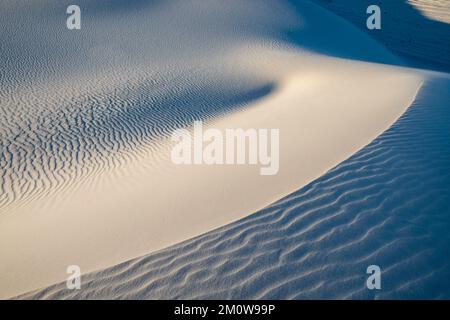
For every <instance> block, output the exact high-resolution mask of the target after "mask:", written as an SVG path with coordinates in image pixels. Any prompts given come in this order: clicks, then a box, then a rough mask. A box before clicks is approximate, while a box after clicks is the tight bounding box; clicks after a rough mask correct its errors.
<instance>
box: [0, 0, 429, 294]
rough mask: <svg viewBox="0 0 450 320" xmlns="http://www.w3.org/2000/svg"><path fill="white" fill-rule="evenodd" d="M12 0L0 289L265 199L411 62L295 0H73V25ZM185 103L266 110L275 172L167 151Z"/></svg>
mask: <svg viewBox="0 0 450 320" xmlns="http://www.w3.org/2000/svg"><path fill="white" fill-rule="evenodd" d="M15 3H16V2H15V1H14V2H12V1H5V2H2V4H1V6H2V8H4V9H5V10H2V19H1V20H0V21H1V23H2V24H3V25H4V29H5V30H9V32H6V33H4V34H2V40H4V41H2V43H5V48H7V50H2V51H1V53H0V54H1V57H0V58H1V59H0V61H2V62H1V63H2V70H4V71H5V72H4V73H3V74H5V75H7V76H2V78H0V81H1V85H2V86H1V90H0V97H1V101H2V104H1V108H2V114H1V116H0V124H1V125H0V139H1V140H0V141H1V144H0V145H1V153H0V156H1V158H0V161H1V164H2V167H1V171H0V177H1V184H0V187H1V189H0V256H1V258H2V263H1V264H0V297H11V296H15V295H18V294H21V293H23V292H27V291H31V290H34V289H37V288H41V287H46V286H48V285H50V284H53V283H57V282H60V281H62V280H64V279H65V278H66V276H67V274H66V267H67V266H68V265H72V264H77V265H79V266H81V268H82V271H83V273H88V272H91V271H95V270H99V269H103V268H107V267H110V266H112V265H115V264H118V263H121V262H123V261H126V260H129V259H131V258H135V257H139V256H143V255H145V254H147V253H149V252H153V251H156V250H159V249H162V248H164V247H167V246H170V245H173V244H175V243H177V242H180V241H183V240H186V239H189V238H192V237H194V236H197V235H199V234H203V233H205V232H208V231H210V230H212V229H214V228H217V227H220V226H223V225H226V224H227V223H230V222H232V221H236V220H238V219H240V218H243V217H245V216H247V215H248V214H250V213H252V212H256V211H258V210H260V209H262V208H264V207H265V206H267V205H269V204H270V203H273V202H274V201H276V200H278V199H280V198H282V197H284V196H286V195H287V194H289V193H292V192H293V191H295V190H298V189H299V188H301V187H303V186H305V185H306V184H308V183H309V182H311V181H313V180H315V179H317V178H319V177H320V176H322V175H323V174H324V173H325V172H326V171H327V170H329V169H330V168H332V167H334V166H336V165H337V164H338V163H340V162H342V161H343V160H345V159H347V158H348V157H349V156H351V155H352V154H354V153H355V152H356V151H357V150H359V149H361V148H362V147H364V146H365V145H367V144H368V143H370V142H371V141H372V140H373V139H375V138H376V137H377V136H378V135H379V134H380V133H382V132H383V131H384V130H386V129H387V128H388V127H389V126H390V125H391V124H392V123H393V122H394V121H395V120H396V119H398V117H399V116H400V115H401V114H402V113H403V112H404V111H405V110H406V109H407V107H408V106H409V105H410V104H411V102H412V101H413V100H414V98H415V95H416V93H417V91H418V89H419V88H420V85H421V84H422V82H423V81H424V80H425V79H426V78H427V76H426V75H425V74H424V73H422V72H419V71H417V70H412V69H406V68H400V67H396V66H395V65H399V64H401V61H400V60H399V59H398V58H396V57H394V56H393V55H392V54H390V53H389V52H388V51H387V50H385V49H384V48H383V47H382V46H380V45H379V44H377V43H376V42H375V41H374V40H372V39H371V38H370V37H369V36H367V35H366V34H364V33H363V32H361V31H359V30H357V29H356V28H355V27H354V26H352V25H351V24H350V23H348V22H346V21H344V20H343V19H341V18H339V17H337V16H335V15H333V14H331V13H329V12H327V11H325V10H324V9H322V8H320V7H318V6H316V5H314V4H311V3H310V2H308V1H298V4H297V5H296V6H295V8H296V9H300V10H294V7H293V6H292V2H291V1H286V2H285V1H280V2H274V1H259V2H258V5H257V6H256V5H255V2H254V1H242V0H239V1H227V2H226V3H224V2H222V1H208V2H196V1H192V2H191V1H184V0H183V1H173V2H166V1H150V2H149V3H143V2H141V1H132V2H130V3H128V4H127V5H125V4H124V3H122V2H118V1H114V2H111V4H110V6H103V5H102V3H101V1H80V5H81V7H83V5H85V6H86V12H87V14H86V15H85V16H84V20H83V27H82V30H81V31H80V32H79V33H72V32H70V31H68V30H65V29H64V20H63V19H61V17H60V12H65V7H64V6H65V5H66V4H68V3H65V2H64V1H61V2H58V4H57V5H55V4H54V2H52V1H40V2H37V1H31V2H27V3H25V4H23V3H22V2H21V3H20V5H17V6H15ZM61 10H62V11H61ZM24 11H25V12H30V13H29V14H24ZM18 16H20V17H22V16H23V19H24V20H23V21H26V23H23V24H22V25H21V28H17V29H15V28H14V26H15V25H16V24H15V23H16V21H17V20H16V19H17V18H18ZM3 18H4V19H3ZM61 23H62V26H63V27H60V24H61ZM35 24H37V25H39V26H42V28H43V29H40V28H36V25H35ZM59 28H62V29H61V31H60V32H56V31H55V30H60V29H59ZM35 30H39V32H36V31H35ZM17 39H19V40H17ZM43 44H44V45H43ZM342 58H345V59H342ZM364 61H369V62H364ZM371 62H378V63H382V64H376V63H371ZM24 66H27V67H25V68H24ZM30 70H31V71H30ZM196 119H201V120H204V121H206V123H207V125H209V126H214V127H216V128H219V129H224V128H237V127H242V128H279V129H280V135H281V138H280V139H281V141H280V142H281V145H280V156H281V163H280V172H279V174H278V175H276V176H271V177H263V176H260V175H259V170H258V168H257V167H253V166H240V167H234V166H228V167H226V166H222V167H221V166H219V167H215V166H210V167H209V166H187V167H183V166H182V167H178V166H175V165H173V164H172V162H171V161H170V159H169V156H170V150H171V143H170V140H169V139H168V136H169V134H170V132H171V131H172V130H174V129H176V128H179V127H187V128H190V125H191V123H192V122H193V120H196ZM329 210H331V208H330V209H329ZM329 212H332V210H331V211H329ZM280 218H281V217H280ZM299 232H300V231H296V232H295V233H299ZM258 237H259V236H258ZM236 241H243V243H245V239H244V240H243V239H240V240H236ZM241 244H242V243H241ZM241 244H239V245H241ZM287 248H288V247H287ZM224 250H231V249H224ZM243 250H244V251H245V250H247V249H245V247H244V249H243ZM169 251H170V250H169ZM195 254H200V253H195ZM174 268H175V269H176V268H177V267H174ZM195 272H197V271H195ZM199 272H200V274H201V273H202V272H201V271H199ZM196 274H197V273H196ZM241 280H242V279H241ZM148 281H152V279H151V278H149V279H148ZM111 285H112V286H114V285H113V284H111ZM258 285H259V286H264V283H263V282H261V283H260V284H256V285H255V286H258ZM127 287H128V286H127ZM128 288H130V289H131V288H132V287H128ZM173 289H175V287H174V288H173ZM133 290H134V289H133ZM170 290H172V289H170ZM193 292H195V291H193ZM199 292H200V291H199ZM80 294H81V293H80ZM205 294H206V293H205ZM199 295H201V292H200V293H199ZM142 296H145V297H147V295H145V294H143V295H142ZM166 296H167V295H166Z"/></svg>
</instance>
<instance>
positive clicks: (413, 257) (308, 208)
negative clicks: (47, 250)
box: [19, 75, 450, 299]
mask: <svg viewBox="0 0 450 320" xmlns="http://www.w3.org/2000/svg"><path fill="white" fill-rule="evenodd" d="M448 101H450V78H449V77H448V75H447V76H446V77H445V78H444V77H440V76H438V77H434V76H433V77H432V78H430V79H429V80H427V81H426V83H425V84H424V86H423V88H422V89H421V90H420V92H419V94H418V96H417V98H416V100H415V101H414V103H413V104H412V106H411V107H410V108H409V109H408V110H407V111H406V112H405V113H404V114H403V115H402V116H401V117H400V119H398V120H397V121H396V122H395V123H394V124H393V125H392V126H391V127H390V128H389V129H388V130H387V131H385V132H384V133H383V134H381V135H380V136H379V137H377V138H376V139H375V140H374V141H373V142H371V143H370V144H369V145H367V146H366V147H364V148H363V149H361V150H360V151H358V152H357V153H356V154H354V155H353V156H351V157H350V158H349V159H347V160H345V161H344V162H342V163H341V164H339V165H337V166H336V167H334V168H333V169H332V170H330V171H328V172H327V173H326V174H325V175H323V176H321V177H320V178H319V179H317V180H315V181H314V182H312V183H310V184H308V185H307V186H305V187H304V188H301V189H299V190H297V191H295V192H294V193H292V194H290V195H289V196H287V197H285V198H283V199H281V200H279V201H277V202H275V203H273V204H271V205H270V206H268V207H266V208H264V209H263V210H261V211H259V212H257V213H255V214H252V215H250V216H248V217H246V218H244V219H241V220H239V221H237V222H235V223H231V224H229V225H226V226H224V227H221V228H219V229H217V230H213V231H211V232H208V233H206V234H204V235H201V236H199V237H196V238H193V239H190V240H188V241H185V242H182V243H179V244H177V245H175V246H172V247H169V248H166V249H164V250H161V251H158V252H155V253H152V254H148V255H145V256H143V257H140V258H137V259H133V260H130V261H127V262H124V263H121V264H119V265H116V266H114V267H111V268H107V269H104V270H101V271H98V272H94V273H91V274H87V275H84V276H83V277H82V288H81V290H67V289H66V287H65V283H60V284H57V285H54V286H51V287H48V288H45V289H42V290H38V291H35V292H31V293H28V294H26V295H23V296H21V297H19V298H22V299H448V298H449V297H450V277H449V275H450V261H449V260H448V254H447V252H448V248H449V245H450V236H449V234H448V229H449V227H450V219H449V217H450V207H449V205H448V204H449V201H450V195H449V194H448V193H447V192H445V190H448V188H449V186H450V174H449V173H450V170H449V169H450V161H449V159H450V142H449V140H448V131H449V129H450V121H449V119H450V112H449V108H448ZM372 264H376V265H378V266H380V268H381V270H382V290H367V288H366V280H367V274H366V268H367V266H369V265H372Z"/></svg>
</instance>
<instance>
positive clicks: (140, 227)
mask: <svg viewBox="0 0 450 320" xmlns="http://www.w3.org/2000/svg"><path fill="white" fill-rule="evenodd" d="M314 70H315V72H314V73H312V72H311V73H309V74H308V73H305V74H300V75H296V76H293V77H292V79H290V80H288V81H286V83H281V84H279V86H278V88H277V89H276V90H275V91H274V92H273V94H271V95H270V96H268V97H267V98H265V99H262V100H261V101H259V102H257V103H255V104H254V105H252V106H249V108H247V109H246V110H243V111H240V112H238V113H235V114H231V115H229V116H227V117H224V118H223V119H220V120H217V121H215V122H214V123H213V126H214V127H215V128H219V129H220V128H234V127H236V128H239V127H242V128H253V127H255V128H280V140H281V141H280V155H281V161H280V171H279V173H278V174H277V175H275V176H260V175H259V174H258V168H257V167H254V166H242V167H236V166H230V167H221V166H219V167H207V166H181V167H177V166H175V165H173V164H172V163H171V162H170V161H161V163H160V164H159V165H158V166H149V167H145V166H146V159H141V160H140V161H139V162H135V163H134V164H133V165H130V166H128V167H126V168H122V169H120V170H117V172H115V175H114V176H111V177H108V178H106V180H105V181H104V182H103V183H101V185H100V187H97V188H89V189H85V190H78V191H74V192H73V193H72V194H71V195H70V198H65V199H64V198H63V199H58V196H57V195H56V196H53V197H51V198H50V200H49V199H43V200H42V202H41V201H39V200H37V201H34V202H33V203H32V204H30V205H24V206H22V207H19V208H17V209H15V210H11V212H9V215H8V216H7V217H6V218H5V219H3V221H2V225H1V227H0V231H1V232H0V243H1V244H2V248H1V251H2V253H3V254H2V257H3V263H2V265H1V266H0V274H2V275H3V277H4V275H7V276H6V277H5V278H4V279H2V285H1V288H2V296H5V297H8V296H13V295H15V294H19V293H21V292H25V291H29V290H32V289H35V288H38V287H43V286H45V285H48V284H50V283H55V282H58V281H61V280H62V279H65V277H66V273H65V270H66V267H67V266H68V265H71V264H76V265H79V266H80V267H81V268H82V270H83V272H89V271H93V270H98V269H100V268H105V267H107V266H111V265H114V264H117V263H120V262H122V261H124V260H128V259H130V258H132V257H136V256H140V255H143V254H145V253H148V252H151V251H155V250H158V249H161V248H164V247H167V246H169V245H171V244H174V243H177V242H180V241H182V240H185V239H188V238H191V237H194V236H196V235H199V234H202V233H204V232H207V231H208V230H211V229H214V228H217V227H219V226H221V225H225V224H227V223H230V222H231V221H234V220H237V219H239V218H242V217H244V216H246V215H248V214H249V213H251V212H255V211H257V210H258V209H261V208H263V207H265V206H266V205H268V204H270V203H272V202H274V201H275V200H277V199H279V198H281V197H282V196H284V195H286V194H289V193H291V192H292V191H294V190H296V189H298V188H299V187H301V186H303V185H305V184H307V183H308V182H310V181H312V180H313V179H315V178H317V177H319V176H321V175H322V174H323V173H324V172H325V171H327V170H328V169H330V168H331V167H333V166H334V165H336V164H337V163H339V162H341V161H343V160H344V159H346V158H347V157H349V156H350V155H351V154H353V153H354V152H355V151H357V150H358V149H360V148H361V147H363V146H364V145H366V144H368V143H369V142H370V141H372V140H373V139H374V138H375V137H376V136H377V135H379V134H380V133H381V132H383V131H384V130H385V129H386V128H387V127H388V126H389V125H391V124H392V123H393V122H394V121H395V120H396V119H397V118H398V117H399V116H400V115H401V114H402V113H403V112H404V111H405V110H406V108H407V107H408V106H409V104H410V103H411V101H412V100H413V98H414V96H415V93H416V91H417V89H418V87H419V85H420V83H421V78H420V77H419V76H417V74H416V73H414V72H411V71H408V70H401V69H397V68H392V67H385V66H380V65H371V64H365V63H354V62H347V61H337V60H327V59H322V58H321V59H319V64H318V65H317V66H316V68H315V69H314ZM318 70H321V71H320V72H319V71H318ZM356 73H359V74H361V77H357V80H355V74H356ZM393 87H394V88H396V90H395V91H393V90H391V89H392V88H393ZM355 88H357V90H355ZM372 88H377V91H376V92H374V91H373V90H372ZM300 101H302V102H303V103H304V105H305V106H307V107H302V105H301V104H300V103H299V102H300ZM303 103H302V104H303ZM210 124H211V125H212V123H210ZM169 151H170V150H169V149H167V153H166V154H168V153H169ZM144 167H145V170H143V168H144ZM161 168H162V169H161ZM193 186H195V187H193ZM30 212H32V213H33V214H29V213H30ZM62 212H63V213H64V214H61V213H62ZM94 213H95V214H94ZM8 243H20V246H8V247H5V245H4V244H8ZM11 275H13V276H11Z"/></svg>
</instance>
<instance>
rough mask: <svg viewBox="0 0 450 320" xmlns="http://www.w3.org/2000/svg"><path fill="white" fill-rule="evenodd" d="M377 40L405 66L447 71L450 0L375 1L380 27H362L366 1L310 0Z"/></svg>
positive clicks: (448, 64)
mask: <svg viewBox="0 0 450 320" xmlns="http://www.w3.org/2000/svg"><path fill="white" fill-rule="evenodd" d="M313 2H315V3H317V4H320V5H321V6H323V7H324V8H326V9H328V10H330V11H331V12H333V13H336V14H338V15H340V16H342V17H343V18H345V19H347V20H348V21H350V22H352V23H353V24H354V25H355V26H356V27H358V28H360V29H361V30H362V31H364V32H366V33H367V34H369V35H370V36H371V37H373V38H375V39H377V40H379V42H380V43H382V44H383V45H385V46H386V47H387V48H388V49H389V50H392V51H393V52H395V53H396V54H398V55H401V56H402V58H403V59H406V60H407V61H408V64H409V65H414V66H417V67H420V68H430V69H435V70H439V71H441V70H446V71H447V72H449V71H450V46H449V45H448V43H449V39H450V1H447V0H398V1H392V0H379V1H377V2H376V4H377V5H379V6H380V9H381V11H382V27H381V30H376V31H373V30H368V29H367V28H366V19H367V15H366V14H365V12H366V8H367V7H368V6H369V5H372V4H375V3H374V2H373V1H370V0H360V1H352V0H335V1H329V0H313Z"/></svg>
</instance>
